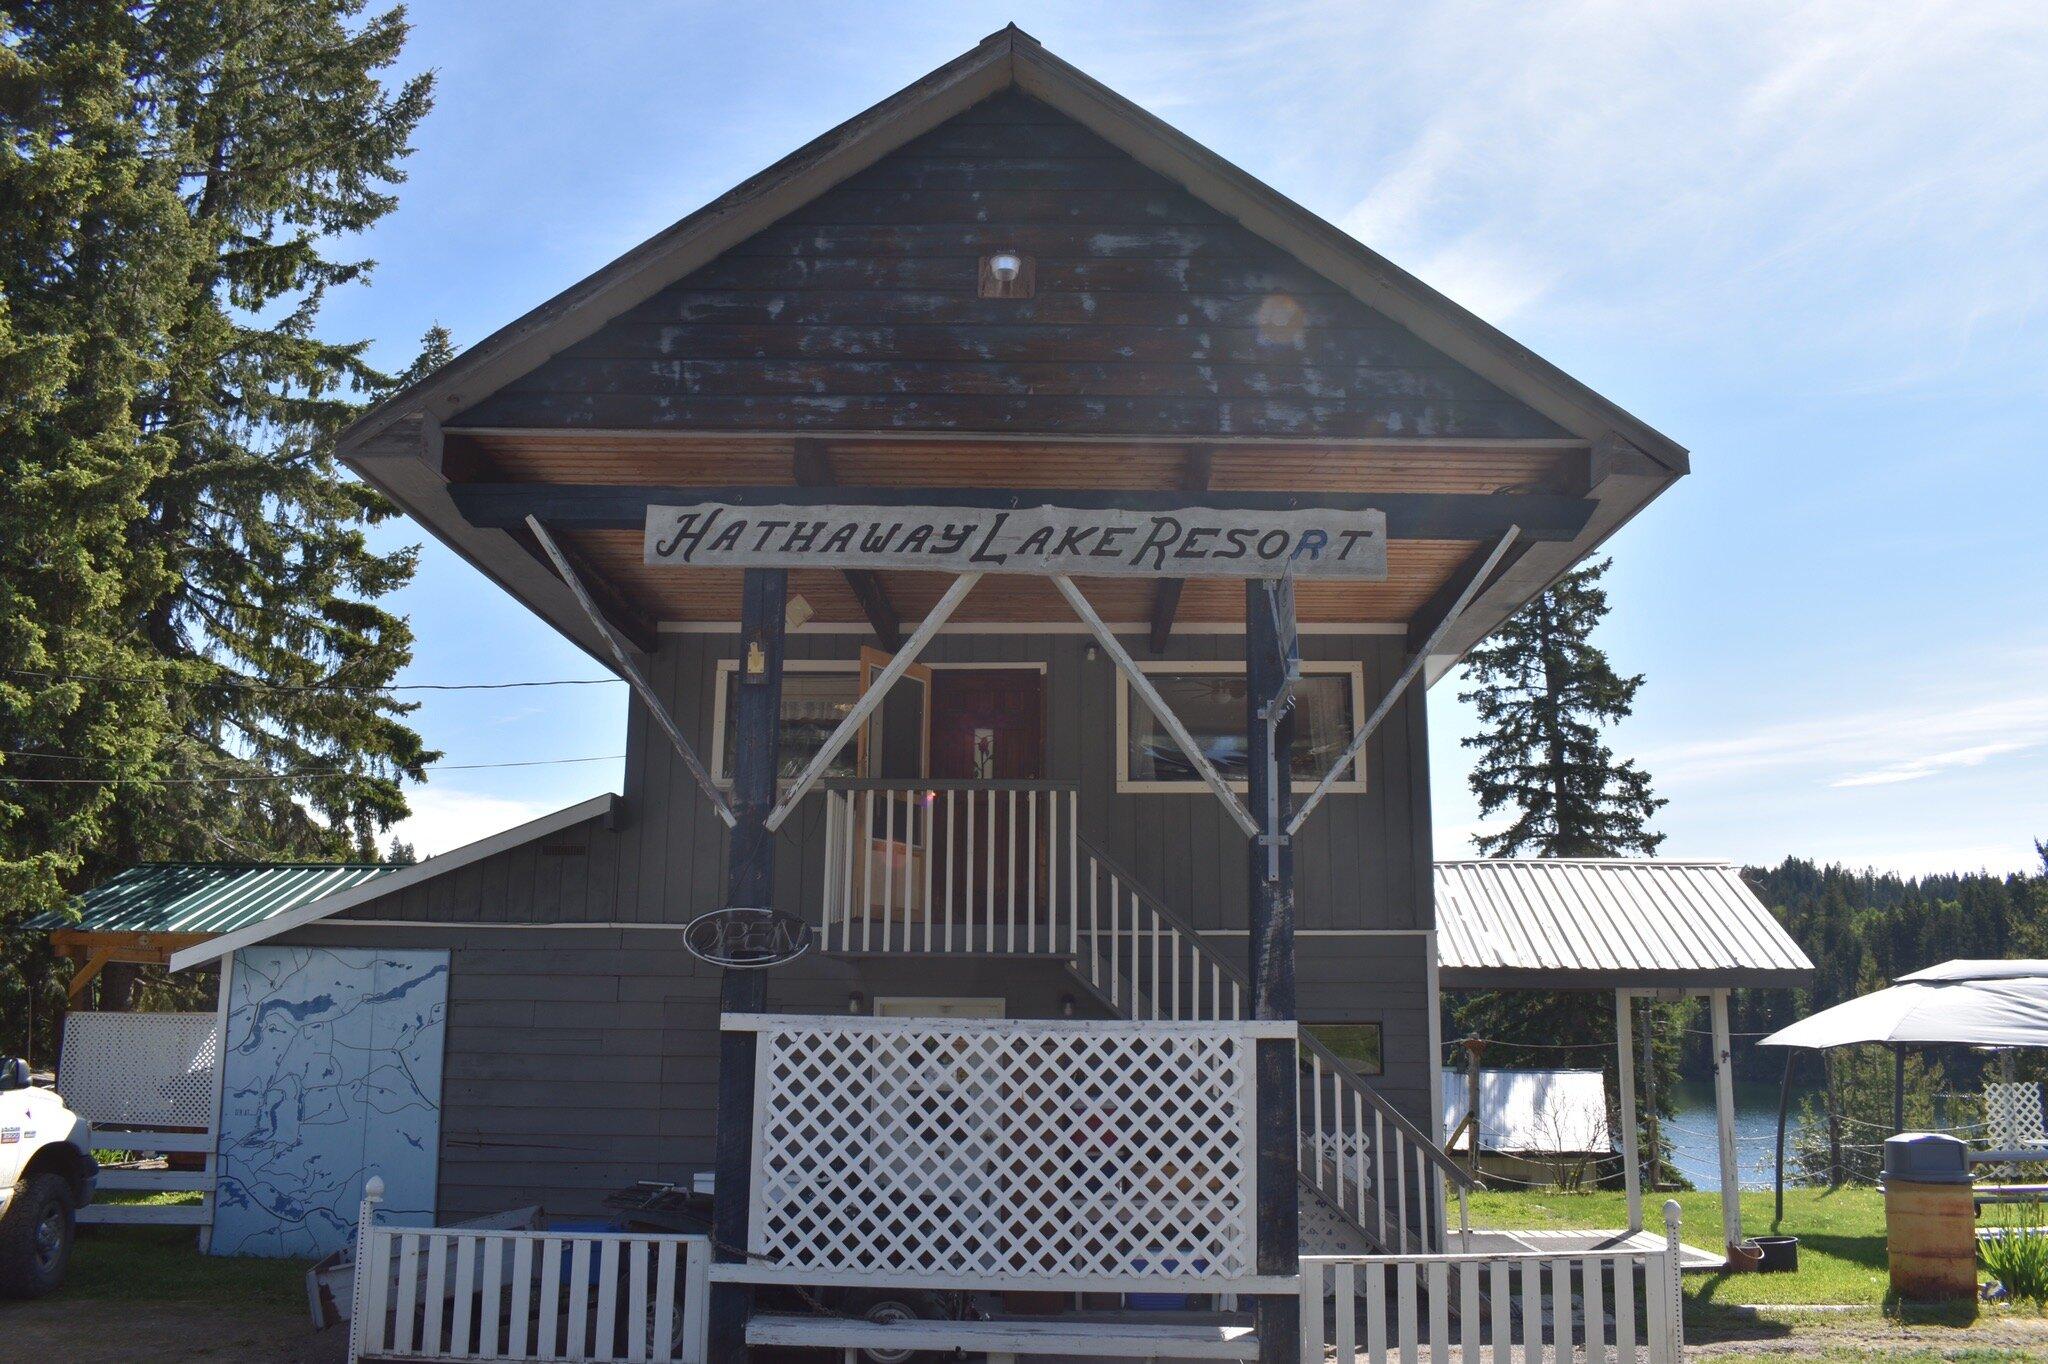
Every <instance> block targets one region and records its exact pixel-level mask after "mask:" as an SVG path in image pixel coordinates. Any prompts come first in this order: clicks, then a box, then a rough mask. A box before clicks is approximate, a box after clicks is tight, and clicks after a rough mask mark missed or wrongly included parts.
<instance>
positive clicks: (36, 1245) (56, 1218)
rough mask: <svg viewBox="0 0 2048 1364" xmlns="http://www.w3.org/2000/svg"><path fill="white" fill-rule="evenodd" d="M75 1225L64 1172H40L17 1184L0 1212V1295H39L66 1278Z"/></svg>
mask: <svg viewBox="0 0 2048 1364" xmlns="http://www.w3.org/2000/svg"><path fill="white" fill-rule="evenodd" d="M75 1229H76V1219H75V1217H74V1215H73V1212H72V1200H71V1185H70V1184H69V1183H67V1182H66V1181H65V1179H64V1176H62V1175H58V1174H51V1173H49V1172H48V1171H44V1172H42V1173H40V1174H32V1175H30V1176H28V1178H26V1179H24V1180H22V1181H21V1183H19V1184H17V1185H15V1187H14V1199H13V1201H12V1202H10V1203H9V1204H8V1205H7V1213H6V1215H5V1216H0V1297H9V1298H40V1297H42V1296H43V1295H44V1294H45V1293H49V1292H51V1291H53V1290H55V1288H56V1287H57V1285H58V1284H60V1283H62V1282H64V1267H65V1266H66V1265H67V1264H69V1263H70V1262H71V1235H72V1232H73V1231H74V1230H75Z"/></svg>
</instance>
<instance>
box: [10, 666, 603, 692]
mask: <svg viewBox="0 0 2048 1364" xmlns="http://www.w3.org/2000/svg"><path fill="white" fill-rule="evenodd" d="M0 673H4V674H6V675H7V676H10V677H27V678H34V679H37V680H40V681H44V682H49V683H52V684H55V683H59V682H121V683H126V684H129V685H131V686H138V687H168V688H172V689H177V690H184V691H271V692H362V693H382V692H395V691H517V690H522V689H525V688H531V687H603V686H610V685H614V684H621V683H622V679H620V678H616V677H550V678H538V679H535V680H532V681H525V682H392V683H383V684H371V683H365V682H263V681H259V680H258V679H256V678H251V677H232V678H221V679H219V680H217V681H212V682H205V681H197V682H185V681H167V680H165V679H163V678H158V677H125V676H122V675H121V674H119V673H59V672H50V671H47V670H44V669H37V668H0Z"/></svg>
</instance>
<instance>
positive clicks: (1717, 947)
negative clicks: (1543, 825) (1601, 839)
mask: <svg viewBox="0 0 2048 1364" xmlns="http://www.w3.org/2000/svg"><path fill="white" fill-rule="evenodd" d="M1436 925H1437V953H1438V969H1439V978H1440V981H1441V983H1442V985H1443V987H1444V988H1445V989H1452V990H1457V989H1551V990H1554V989H1573V988H1581V989H1608V988H1615V989H1629V988H1634V989H1678V988H1682V989H1690V990H1707V989H1726V988H1732V987H1738V986H1758V985H1778V986H1786V987H1791V986H1798V985H1803V984H1805V983H1806V982H1807V980H1808V979H1809V978H1810V977H1811V975H1812V973H1813V963H1812V962H1811V961H1809V960H1807V957H1806V954H1805V953H1804V952H1802V951H1800V950H1799V945H1798V944H1797V943H1795V942H1793V941H1792V938H1791V936H1790V935H1789V934H1787V933H1786V932H1785V930H1784V928H1783V927H1781V926H1780V925H1779V923H1778V921H1777V918H1776V917H1775V916H1774V915H1772V913H1771V911H1770V910H1769V909H1767V908H1765V906H1764V904H1763V902H1762V901H1761V900H1758V899H1757V898H1756V895H1755V894H1754V893H1753V892H1752V891H1751V890H1750V889H1749V887H1748V886H1747V885H1746V884H1744V882H1743V880H1742V873H1741V871H1740V869H1739V868H1737V867H1736V866H1734V865H1733V864H1732V863H1728V862H1681V861H1656V860H1634V859H1585V860H1568V859H1563V858H1489V859H1481V860H1473V861H1461V862H1439V863H1437V864H1436Z"/></svg>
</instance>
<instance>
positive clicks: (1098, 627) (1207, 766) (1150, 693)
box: [1052, 573, 1260, 838]
mask: <svg viewBox="0 0 2048 1364" xmlns="http://www.w3.org/2000/svg"><path fill="white" fill-rule="evenodd" d="M1052 583H1053V586H1054V587H1057V588H1058V589H1059V590H1060V595H1061V596H1063V597H1065V598H1066V599H1067V604H1068V605H1069V606H1071V607H1073V608H1074V614H1075V615H1077V616H1079V617H1080V618H1081V623H1082V624H1084V625H1086V626H1087V627H1088V629H1089V632H1090V633H1092V634H1093V635H1094V636H1095V642H1096V643H1097V644H1100V645H1101V646H1102V651H1103V652H1104V653H1106V654H1108V655H1109V657H1110V661H1111V662H1113V663H1115V664H1116V666H1117V671H1119V672H1121V673H1122V674H1123V675H1124V680H1125V681H1127V682H1129V683H1130V684H1131V690H1132V691H1133V692H1136V693H1137V695H1138V699H1139V700H1141V701H1143V702H1144V703H1145V707H1146V709H1148V710H1150V711H1151V712H1152V716H1153V718H1154V719H1156V720H1157V721H1159V723H1160V725H1161V727H1162V728H1164V729H1165V730H1166V732H1167V734H1168V735H1170V736H1171V737H1172V739H1173V742H1174V743H1175V744H1176V745H1178V746H1179V748H1180V751H1181V753H1182V755H1183V756H1185V757H1186V758H1187V760H1188V764H1189V765H1190V766H1192V767H1193V768H1194V769H1195V771H1196V772H1197V773H1198V774H1200V776H1201V778H1202V780H1203V782H1204V783H1206V784H1207V785H1208V787H1209V789H1210V790H1211V791H1213V792H1214V793H1215V795H1216V799H1218V800H1220V801H1222V802H1223V808H1224V809H1225V810H1226V811H1228V812H1229V814H1230V817H1231V818H1232V819H1234V820H1236V821H1237V827H1238V828H1240V829H1243V830H1244V831H1245V833H1246V834H1247V835H1248V836H1250V837H1252V838H1257V837H1258V836H1259V832H1260V830H1259V822H1258V821H1257V820H1256V819H1253V818H1252V812H1251V811H1249V810H1247V809H1245V808H1244V802H1243V801H1241V800H1239V799H1238V798H1237V792H1235V791H1233V790H1231V789H1230V784H1229V783H1228V782H1226V781H1224V780H1223V777H1222V774H1221V773H1219V772H1217V770H1216V767H1215V765H1214V764H1213V763H1211V762H1210V761H1209V760H1208V758H1206V757H1205V756H1203V754H1202V749H1201V745H1199V744H1197V743H1196V742H1195V738H1194V736H1193V735H1192V734H1189V733H1188V727H1187V726H1186V725H1184V724H1182V723H1181V722H1180V717H1179V716H1178V715H1175V714H1174V713H1173V707H1171V706H1169V705H1167V704H1166V698H1165V697H1163V696H1161V695H1160V694H1159V689H1158V688H1157V687H1154V686H1153V685H1152V679H1151V678H1149V677H1147V676H1145V674H1144V672H1143V671H1142V670H1141V669H1140V668H1139V667H1138V665H1137V663H1136V662H1135V661H1133V660H1132V658H1131V655H1130V652H1129V651H1128V650H1126V649H1125V648H1124V646H1123V645H1121V644H1119V643H1117V638H1116V635H1115V634H1114V633H1113V632H1112V631H1111V630H1110V628H1109V627H1108V626H1107V625H1105V624H1103V622H1102V617H1101V616H1098V615H1097V614H1095V608H1094V607H1093V606H1090V605H1089V604H1088V599H1087V598H1086V597H1084V596H1082V595H1081V589H1080V588H1078V587H1076V586H1074V580H1073V579H1072V578H1069V577H1068V576H1067V575H1066V574H1064V573H1056V574H1054V575H1053V580H1052Z"/></svg>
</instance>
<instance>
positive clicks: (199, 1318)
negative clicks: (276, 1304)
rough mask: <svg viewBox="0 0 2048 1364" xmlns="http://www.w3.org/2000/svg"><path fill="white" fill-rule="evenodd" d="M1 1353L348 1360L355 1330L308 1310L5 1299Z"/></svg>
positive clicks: (269, 1363) (315, 1362) (70, 1363)
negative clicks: (330, 1325)
mask: <svg viewBox="0 0 2048 1364" xmlns="http://www.w3.org/2000/svg"><path fill="white" fill-rule="evenodd" d="M0 1342H4V1343H0V1356H5V1357H6V1358H8V1359H18V1360H51V1361H56V1360H64V1361H66V1364H134V1361H137V1360H145V1359H147V1360H155V1359H204V1360H211V1361H216V1364H341V1361H343V1360H345V1359H347V1358H348V1332H347V1331H346V1330H345V1329H343V1328H340V1327H337V1328H335V1329H333V1330H328V1331H315V1330H314V1329H313V1327H312V1323H311V1322H309V1321H308V1320H307V1319H306V1314H305V1313H304V1312H303V1311H301V1312H299V1313H297V1314H296V1315H290V1314H285V1313H281V1312H276V1311H268V1312H247V1313H237V1312H230V1311H223V1310H222V1309H221V1308H219V1307H214V1306H204V1307H201V1306H194V1305H192V1304H190V1303H176V1302H163V1303H154V1302H81V1301H77V1300H70V1301H66V1300H63V1299H54V1300H48V1301H43V1302H0Z"/></svg>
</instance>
